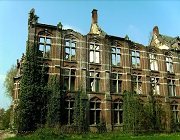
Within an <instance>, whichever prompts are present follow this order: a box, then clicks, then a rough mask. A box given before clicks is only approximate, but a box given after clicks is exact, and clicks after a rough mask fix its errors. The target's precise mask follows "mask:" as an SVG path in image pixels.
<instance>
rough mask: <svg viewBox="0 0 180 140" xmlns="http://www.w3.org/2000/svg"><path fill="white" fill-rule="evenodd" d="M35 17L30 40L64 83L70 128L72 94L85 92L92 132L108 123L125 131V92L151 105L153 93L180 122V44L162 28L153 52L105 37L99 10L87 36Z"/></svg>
mask: <svg viewBox="0 0 180 140" xmlns="http://www.w3.org/2000/svg"><path fill="white" fill-rule="evenodd" d="M33 14H34V11H31V12H30V13H29V19H28V40H29V42H34V36H35V35H36V36H37V37H38V41H39V50H40V51H41V57H43V58H44V63H45V64H46V65H47V66H48V67H49V70H48V75H49V77H51V76H52V75H55V74H57V75H60V73H61V74H62V77H63V81H64V82H63V84H64V85H63V87H64V89H63V90H66V91H67V92H68V93H69V96H68V97H67V99H66V108H65V109H66V110H67V118H66V119H67V124H71V122H72V112H73V108H72V107H73V102H74V99H73V98H72V96H71V95H72V94H74V93H75V92H76V91H78V88H79V86H81V87H82V89H83V91H85V93H86V94H87V97H88V103H89V111H88V113H87V116H88V119H87V121H88V124H89V126H90V127H93V126H95V125H96V124H98V123H99V122H100V120H101V118H102V116H103V117H104V118H105V120H106V123H107V127H108V129H116V128H119V127H122V123H123V120H122V112H123V108H122V104H123V100H122V95H123V92H125V91H130V92H133V93H134V94H139V95H140V96H141V97H142V100H146V99H147V96H148V95H149V93H151V92H152V93H153V94H154V95H157V97H158V100H159V101H160V102H161V103H162V104H163V105H164V106H166V108H169V111H172V112H173V115H174V119H175V121H176V122H179V115H180V113H179V109H180V38H179V37H175V38H173V37H169V36H166V35H162V34H160V32H159V29H158V27H157V26H155V27H154V28H153V30H152V32H153V35H152V40H151V42H150V45H149V46H144V45H142V44H139V43H135V42H133V41H131V40H130V39H129V37H128V36H125V37H118V36H113V35H109V34H107V33H106V32H104V31H103V30H102V29H101V28H100V27H99V25H98V13H97V10H95V9H93V11H92V23H91V27H90V31H89V33H88V34H87V35H82V34H81V33H79V32H76V31H74V30H72V29H62V24H61V23H59V24H57V26H54V25H47V24H41V23H36V26H34V22H35V20H36V19H34V18H32V17H33ZM23 61H24V56H23V57H22V58H21V60H20V62H19V61H18V74H17V76H16V77H15V78H14V81H15V82H14V101H13V105H14V106H16V104H17V101H18V91H19V89H20V79H21V69H22V63H23ZM62 70H63V71H62Z"/></svg>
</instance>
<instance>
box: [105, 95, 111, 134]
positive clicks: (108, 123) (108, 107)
mask: <svg viewBox="0 0 180 140" xmlns="http://www.w3.org/2000/svg"><path fill="white" fill-rule="evenodd" d="M111 102H112V99H111V96H110V94H109V93H106V94H105V98H104V119H105V121H106V129H107V131H112V115H111V112H112V111H111Z"/></svg>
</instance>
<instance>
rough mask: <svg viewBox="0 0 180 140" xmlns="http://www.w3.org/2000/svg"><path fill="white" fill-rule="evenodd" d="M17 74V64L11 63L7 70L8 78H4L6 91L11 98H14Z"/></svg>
mask: <svg viewBox="0 0 180 140" xmlns="http://www.w3.org/2000/svg"><path fill="white" fill-rule="evenodd" d="M16 74H17V67H16V65H11V68H10V69H9V70H8V71H7V73H6V78H5V80H4V87H5V93H6V95H7V96H8V97H10V98H13V89H14V77H15V76H16Z"/></svg>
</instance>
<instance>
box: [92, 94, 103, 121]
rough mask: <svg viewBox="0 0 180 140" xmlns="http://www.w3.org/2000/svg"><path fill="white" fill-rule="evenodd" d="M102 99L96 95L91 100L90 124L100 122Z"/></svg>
mask: <svg viewBox="0 0 180 140" xmlns="http://www.w3.org/2000/svg"><path fill="white" fill-rule="evenodd" d="M100 113H101V100H100V99H99V98H97V97H94V98H93V99H91V100H90V124H98V123H100Z"/></svg>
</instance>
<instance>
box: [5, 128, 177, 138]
mask: <svg viewBox="0 0 180 140" xmlns="http://www.w3.org/2000/svg"><path fill="white" fill-rule="evenodd" d="M61 139H64V140H70V139H75V140H92V139H93V140H94V139H95V140H102V139H103V140H104V139H105V140H111V139H113V140H119V139H120V140H129V139H133V140H141V139H142V140H178V139H180V133H171V134H166V133H162V134H149V135H141V136H133V135H130V134H127V133H122V132H108V133H101V134H99V133H87V134H81V135H79V134H63V133H62V132H60V130H58V129H40V130H37V131H36V132H35V133H33V134H29V135H24V136H16V137H13V138H8V139H6V140H61Z"/></svg>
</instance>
